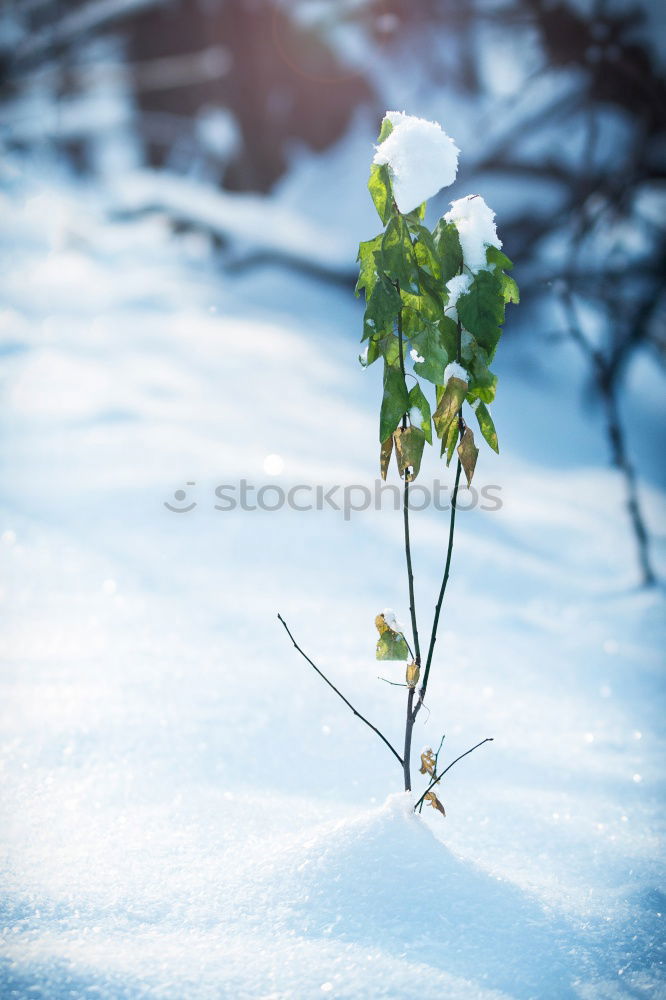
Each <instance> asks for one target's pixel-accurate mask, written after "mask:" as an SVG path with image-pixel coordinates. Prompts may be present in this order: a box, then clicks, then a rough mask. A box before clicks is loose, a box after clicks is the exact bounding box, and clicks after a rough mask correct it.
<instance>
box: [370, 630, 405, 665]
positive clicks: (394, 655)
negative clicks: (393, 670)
mask: <svg viewBox="0 0 666 1000" xmlns="http://www.w3.org/2000/svg"><path fill="white" fill-rule="evenodd" d="M375 656H376V657H377V659H378V660H407V659H409V650H408V648H407V643H406V642H405V637H404V636H403V635H402V634H401V633H400V632H392V631H391V629H387V630H386V631H385V632H383V633H382V635H380V637H379V639H378V640H377V650H376V653H375Z"/></svg>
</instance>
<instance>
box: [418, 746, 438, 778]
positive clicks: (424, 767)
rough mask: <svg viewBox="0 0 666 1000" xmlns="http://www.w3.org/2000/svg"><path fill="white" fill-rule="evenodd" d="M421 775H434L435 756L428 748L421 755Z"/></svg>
mask: <svg viewBox="0 0 666 1000" xmlns="http://www.w3.org/2000/svg"><path fill="white" fill-rule="evenodd" d="M419 771H420V772H421V774H434V773H435V755H434V753H433V752H432V749H431V748H430V747H428V749H427V750H424V751H423V753H422V754H421V766H420V768H419Z"/></svg>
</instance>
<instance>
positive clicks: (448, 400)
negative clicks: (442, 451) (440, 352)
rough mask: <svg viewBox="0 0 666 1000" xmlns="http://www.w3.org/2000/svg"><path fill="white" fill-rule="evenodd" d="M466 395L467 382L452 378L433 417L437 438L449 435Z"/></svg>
mask: <svg viewBox="0 0 666 1000" xmlns="http://www.w3.org/2000/svg"><path fill="white" fill-rule="evenodd" d="M466 393H467V382H465V381H464V379H461V378H456V377H455V376H452V377H451V378H450V379H449V381H448V382H447V385H446V388H445V390H444V392H443V393H442V396H441V398H440V400H439V403H438V404H437V409H436V410H435V412H434V413H433V415H432V420H433V423H434V425H435V430H436V431H437V437H439V438H444V437H445V436H446V435H447V433H448V430H449V427H450V426H451V423H452V421H453V420H455V418H456V417H457V416H458V412H459V410H460V407H461V406H462V404H463V400H464V398H465V395H466Z"/></svg>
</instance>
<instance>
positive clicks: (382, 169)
mask: <svg viewBox="0 0 666 1000" xmlns="http://www.w3.org/2000/svg"><path fill="white" fill-rule="evenodd" d="M368 191H369V192H370V195H371V197H372V200H373V202H374V203H375V208H376V209H377V214H378V215H379V218H380V219H381V220H382V222H383V223H384V225H386V223H387V222H388V220H389V219H390V218H391V208H392V205H393V191H392V188H391V178H390V176H389V172H388V167H387V165H386V164H385V163H373V164H372V166H371V167H370V180H369V181H368Z"/></svg>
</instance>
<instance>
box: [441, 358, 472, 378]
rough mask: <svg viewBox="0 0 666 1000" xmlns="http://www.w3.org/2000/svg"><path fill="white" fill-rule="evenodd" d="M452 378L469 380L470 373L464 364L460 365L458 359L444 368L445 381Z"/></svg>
mask: <svg viewBox="0 0 666 1000" xmlns="http://www.w3.org/2000/svg"><path fill="white" fill-rule="evenodd" d="M450 378H459V379H462V380H463V382H468V381H469V375H468V374H467V372H466V371H465V369H464V368H463V366H462V365H459V364H458V362H457V361H451V363H450V364H448V365H447V366H446V368H445V369H444V383H447V382H448V381H449V379H450Z"/></svg>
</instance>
